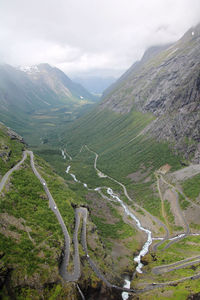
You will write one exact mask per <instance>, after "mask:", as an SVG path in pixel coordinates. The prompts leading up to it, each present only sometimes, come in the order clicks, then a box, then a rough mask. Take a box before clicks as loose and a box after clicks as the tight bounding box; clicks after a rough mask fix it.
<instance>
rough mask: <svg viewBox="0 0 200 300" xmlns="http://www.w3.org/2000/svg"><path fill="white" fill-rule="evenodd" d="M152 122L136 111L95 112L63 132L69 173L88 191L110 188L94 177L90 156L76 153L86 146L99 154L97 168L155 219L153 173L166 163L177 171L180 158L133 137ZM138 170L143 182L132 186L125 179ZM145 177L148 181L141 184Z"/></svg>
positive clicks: (163, 146)
mask: <svg viewBox="0 0 200 300" xmlns="http://www.w3.org/2000/svg"><path fill="white" fill-rule="evenodd" d="M153 118H154V117H153V116H152V115H151V114H142V113H140V112H136V111H133V112H131V113H129V114H128V115H119V114H116V113H113V112H110V111H97V110H96V111H93V112H91V113H90V114H88V115H86V116H84V117H82V118H80V119H79V120H78V121H76V122H75V123H74V124H72V126H69V127H68V128H67V132H65V133H64V139H63V140H64V141H65V143H64V142H63V147H65V146H66V148H67V150H68V151H69V153H70V155H72V156H73V157H74V160H73V162H72V163H71V162H70V163H71V165H72V170H73V172H74V173H75V174H76V175H77V177H78V178H80V179H81V180H82V181H83V182H86V183H89V184H90V186H91V187H95V186H99V185H101V186H103V185H106V183H107V186H108V185H112V184H111V183H110V181H108V179H99V178H98V177H97V175H96V172H95V171H94V169H93V164H94V158H95V156H94V154H91V153H90V152H88V151H87V150H85V149H83V151H81V153H80V148H81V146H82V145H85V144H87V145H88V146H89V147H90V148H91V149H92V150H94V151H96V152H97V153H98V154H99V159H98V162H97V167H98V168H99V169H100V170H102V171H103V172H105V173H106V174H108V175H110V176H112V177H113V178H115V179H117V180H119V181H121V182H122V183H124V184H125V185H126V186H127V188H128V190H129V192H130V194H131V195H132V197H134V199H135V200H136V201H138V202H139V203H141V204H142V205H144V206H145V207H146V208H147V209H148V210H149V211H151V212H153V213H154V214H155V215H158V216H159V215H160V202H159V200H158V196H157V195H156V194H155V193H154V192H153V191H152V185H153V184H154V183H155V178H154V175H153V173H154V171H155V170H157V169H159V167H160V166H162V165H164V164H166V163H168V164H170V165H171V166H172V170H175V169H178V168H180V167H181V164H180V157H178V156H176V155H175V154H173V152H172V151H171V150H170V148H169V146H168V145H167V143H158V142H156V141H155V140H153V139H151V138H150V137H148V136H147V135H141V136H138V137H137V135H138V134H139V133H140V132H141V131H142V130H143V129H144V128H145V127H146V126H147V125H148V124H149V123H150V122H151V121H152V120H153ZM134 138H135V139H134ZM132 139H134V140H132ZM130 140H132V141H131V142H130V143H129V141H130ZM43 154H44V153H43ZM138 170H140V171H141V172H142V173H145V172H146V173H147V175H146V176H144V178H143V180H138V182H137V183H136V182H133V181H131V180H130V179H129V178H127V175H128V174H131V173H134V172H136V171H138ZM146 177H149V180H148V182H146V183H144V180H145V178H146ZM112 186H113V185H112ZM115 188H116V185H115ZM117 188H118V189H119V186H118V187H117Z"/></svg>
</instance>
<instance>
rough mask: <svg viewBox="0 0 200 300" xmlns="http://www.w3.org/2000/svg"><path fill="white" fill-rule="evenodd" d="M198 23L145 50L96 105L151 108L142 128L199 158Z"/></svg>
mask: <svg viewBox="0 0 200 300" xmlns="http://www.w3.org/2000/svg"><path fill="white" fill-rule="evenodd" d="M199 100H200V24H198V25H197V26H196V27H194V28H191V29H190V30H189V31H188V32H186V34H185V35H184V36H183V37H182V38H181V39H180V40H179V41H177V42H176V43H174V44H173V45H170V46H166V47H153V48H151V49H149V50H148V51H147V52H146V53H145V54H144V56H143V58H142V60H141V61H140V62H137V63H135V64H134V65H133V66H132V67H131V69H130V70H128V71H127V72H126V73H125V74H124V75H123V76H122V78H121V79H120V80H119V81H118V83H117V84H115V85H114V86H113V87H112V88H111V89H110V90H108V91H107V92H106V93H105V95H104V98H103V101H102V103H101V105H100V108H101V109H104V108H108V109H110V110H112V111H115V112H119V113H121V114H125V113H128V112H130V111H131V110H139V111H141V112H143V113H146V112H151V113H152V114H154V115H155V116H156V120H155V121H154V122H152V123H151V124H150V126H148V128H147V129H146V131H148V132H149V133H150V134H151V135H152V136H154V137H156V138H157V139H158V140H167V141H170V142H172V143H173V144H174V145H175V148H176V149H178V150H180V151H182V152H183V153H184V155H185V157H186V158H188V159H192V160H193V161H195V162H200V144H199V142H200V121H199V105H200V104H199Z"/></svg>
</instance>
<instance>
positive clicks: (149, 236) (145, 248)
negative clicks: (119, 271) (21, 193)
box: [65, 166, 153, 300]
mask: <svg viewBox="0 0 200 300" xmlns="http://www.w3.org/2000/svg"><path fill="white" fill-rule="evenodd" d="M70 168H71V166H68V167H67V169H66V171H65V172H66V173H67V174H69V175H71V177H72V178H73V179H74V181H75V182H79V183H81V182H80V181H79V180H78V179H77V178H76V176H75V175H74V174H72V173H69V171H70ZM83 186H84V187H86V188H88V186H87V184H86V183H83ZM88 190H89V189H88ZM100 190H101V187H97V188H95V189H94V191H97V192H98V191H100ZM106 192H107V194H108V195H109V196H110V197H112V198H113V199H115V200H116V201H117V202H118V203H119V204H120V205H121V207H122V208H123V209H124V212H125V214H126V215H127V216H129V217H130V218H131V219H132V220H133V221H134V222H135V223H136V226H137V227H138V229H139V230H141V231H144V232H145V233H146V234H147V241H146V242H145V244H144V245H143V247H142V249H141V251H140V252H139V254H138V255H137V256H136V257H135V258H134V261H135V262H136V263H137V267H136V271H137V272H138V273H142V267H143V264H142V263H141V257H143V256H144V255H145V254H147V253H148V251H149V247H150V245H151V244H152V241H153V239H152V233H151V231H150V230H148V229H146V228H144V227H143V226H142V225H141V223H140V221H139V220H138V219H137V217H136V216H135V215H134V214H133V213H132V212H131V211H130V210H129V208H128V207H127V205H125V204H124V202H123V201H122V200H121V199H120V198H119V197H118V196H117V195H116V194H114V192H113V190H112V189H111V188H110V187H109V188H107V190H106ZM130 283H131V281H130V278H128V277H126V278H125V283H124V286H123V287H127V288H130ZM128 298H129V295H128V293H127V292H123V293H122V299H123V300H127V299H128Z"/></svg>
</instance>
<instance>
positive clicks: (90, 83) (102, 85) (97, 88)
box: [73, 76, 116, 95]
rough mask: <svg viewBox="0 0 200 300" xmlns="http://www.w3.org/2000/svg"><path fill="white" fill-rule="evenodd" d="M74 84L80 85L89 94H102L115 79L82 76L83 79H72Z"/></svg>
mask: <svg viewBox="0 0 200 300" xmlns="http://www.w3.org/2000/svg"><path fill="white" fill-rule="evenodd" d="M73 80H74V81H75V82H78V83H80V84H81V85H83V86H84V87H86V89H87V90H88V91H90V93H93V94H98V95H99V94H102V93H103V91H104V90H105V89H107V88H108V87H109V86H110V85H111V84H113V83H114V82H115V81H116V78H115V77H97V76H83V77H74V78H73Z"/></svg>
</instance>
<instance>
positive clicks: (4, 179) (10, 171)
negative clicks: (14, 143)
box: [0, 151, 27, 193]
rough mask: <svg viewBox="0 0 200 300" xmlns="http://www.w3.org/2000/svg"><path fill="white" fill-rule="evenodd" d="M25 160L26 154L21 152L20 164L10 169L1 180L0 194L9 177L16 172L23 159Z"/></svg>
mask: <svg viewBox="0 0 200 300" xmlns="http://www.w3.org/2000/svg"><path fill="white" fill-rule="evenodd" d="M26 158H27V152H26V151H24V152H23V157H22V160H21V161H20V162H18V163H17V164H16V165H15V166H14V167H13V168H12V169H10V170H9V171H8V172H7V173H6V174H5V175H4V176H3V178H2V179H1V182H0V193H1V192H2V190H3V188H4V186H5V184H6V182H7V180H8V178H9V176H10V175H11V174H12V173H13V172H14V171H16V170H17V169H18V168H19V167H20V166H21V165H22V164H23V162H24V161H25V159H26Z"/></svg>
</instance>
